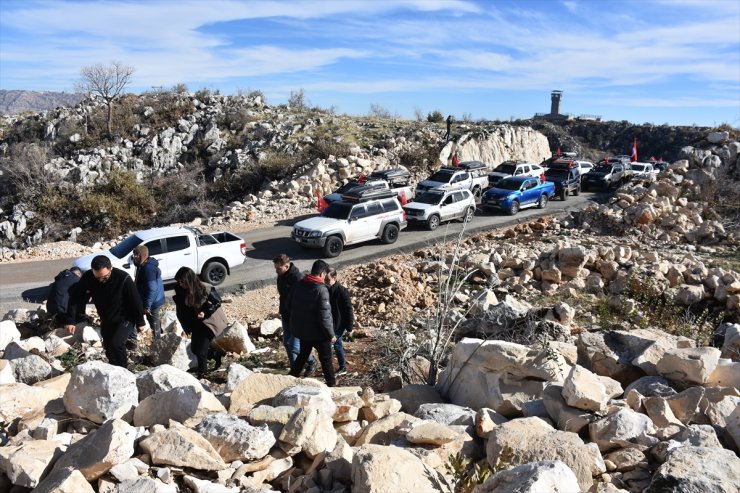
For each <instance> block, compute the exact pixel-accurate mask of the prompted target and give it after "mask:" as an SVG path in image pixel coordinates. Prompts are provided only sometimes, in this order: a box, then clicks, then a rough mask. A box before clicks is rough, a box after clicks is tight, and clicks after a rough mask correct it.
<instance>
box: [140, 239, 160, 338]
mask: <svg viewBox="0 0 740 493" xmlns="http://www.w3.org/2000/svg"><path fill="white" fill-rule="evenodd" d="M133 257H134V265H135V266H136V276H135V278H134V282H135V283H136V289H137V291H139V296H140V297H141V302H142V304H143V305H144V315H146V319H147V321H148V322H149V327H151V329H152V334H153V337H154V340H158V339H159V337H160V336H161V335H162V334H161V332H162V330H161V323H160V321H159V309H160V308H161V307H162V305H164V283H163V282H162V272H161V271H160V270H159V262H158V261H157V259H156V258H154V257H150V256H149V249H148V248H147V247H146V245H139V246H137V247H136V248H134V253H133Z"/></svg>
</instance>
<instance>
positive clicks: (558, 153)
mask: <svg viewBox="0 0 740 493" xmlns="http://www.w3.org/2000/svg"><path fill="white" fill-rule="evenodd" d="M555 153H556V154H557V155H558V157H560V146H558V150H557V151H555Z"/></svg>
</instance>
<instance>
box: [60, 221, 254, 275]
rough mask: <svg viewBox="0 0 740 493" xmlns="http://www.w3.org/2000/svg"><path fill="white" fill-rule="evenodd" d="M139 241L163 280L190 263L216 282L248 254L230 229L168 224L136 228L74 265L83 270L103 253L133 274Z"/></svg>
mask: <svg viewBox="0 0 740 493" xmlns="http://www.w3.org/2000/svg"><path fill="white" fill-rule="evenodd" d="M140 244H144V245H146V247H147V248H148V249H149V256H150V257H154V258H156V259H157V261H158V262H159V268H160V270H161V271H162V280H163V281H165V282H167V281H172V280H173V279H174V278H175V274H176V273H177V271H178V269H180V267H190V268H191V269H193V270H194V271H195V272H196V273H199V274H200V277H201V279H203V281H205V282H207V283H209V284H212V285H214V286H217V285H219V284H221V283H222V282H224V279H226V276H227V275H228V274H230V273H231V269H232V268H234V267H237V266H239V265H241V264H243V263H244V259H245V257H246V254H247V244H246V242H245V241H244V240H243V239H241V238H240V237H238V236H236V235H234V234H232V233H228V232H221V233H210V234H209V233H203V232H201V231H200V230H199V229H196V228H191V227H175V226H171V227H166V228H153V229H147V230H143V231H137V232H135V233H134V234H132V235H131V236H129V237H127V238H126V239H124V240H123V241H121V242H120V243H119V244H117V245H116V246H114V247H113V248H111V249H110V250H105V251H102V252H96V253H91V254H89V255H84V256H82V257H80V258H78V259H77V260H76V261H75V263H74V265H75V266H76V267H79V268H80V269H81V270H82V271H83V272H84V271H86V270H88V269H89V268H90V263H91V262H92V259H93V257H95V256H97V255H105V256H106V257H109V258H110V259H111V264H112V265H113V267H118V268H119V269H123V270H125V271H126V272H128V273H129V274H130V275H131V277H134V273H135V270H136V269H135V267H134V262H133V259H132V257H131V253H132V252H133V250H134V248H135V247H136V246H138V245H140Z"/></svg>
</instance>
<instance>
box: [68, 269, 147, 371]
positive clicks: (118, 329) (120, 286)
mask: <svg viewBox="0 0 740 493" xmlns="http://www.w3.org/2000/svg"><path fill="white" fill-rule="evenodd" d="M90 298H92V301H93V303H95V308H97V310H98V315H99V316H100V332H101V334H102V336H103V348H105V355H106V356H107V357H108V362H109V363H110V364H111V365H116V366H123V367H125V366H126V357H127V355H126V339H127V338H128V337H129V334H130V333H131V332H132V331H133V330H134V325H135V326H136V327H139V328H142V327H144V326H145V325H146V322H144V307H143V306H142V304H141V298H140V297H139V293H138V291H136V286H135V285H134V280H133V279H131V276H129V275H128V274H127V273H126V272H125V271H123V270H121V269H116V268H114V267H113V266H112V265H111V262H110V259H109V258H108V257H106V256H105V255H98V256H96V257H94V258H93V259H92V263H91V264H90V270H88V271H87V272H85V273H84V274H82V277H81V278H80V282H78V283H77V284H75V285H74V286H73V287H72V290H71V293H70V302H69V307H68V309H67V320H66V323H67V325H65V328H66V329H67V331H69V333H70V334H74V333H75V325H74V322H75V320H76V317H77V307H78V306H80V303H81V302H84V303H85V304H87V302H88V301H89V300H90Z"/></svg>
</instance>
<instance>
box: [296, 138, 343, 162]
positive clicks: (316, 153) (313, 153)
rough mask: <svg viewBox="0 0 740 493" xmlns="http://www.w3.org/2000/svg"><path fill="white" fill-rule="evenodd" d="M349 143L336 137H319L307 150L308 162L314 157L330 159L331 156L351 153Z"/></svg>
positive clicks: (306, 159)
mask: <svg viewBox="0 0 740 493" xmlns="http://www.w3.org/2000/svg"><path fill="white" fill-rule="evenodd" d="M349 148H350V146H349V144H347V143H346V142H341V141H336V140H334V139H317V140H315V141H314V142H313V143H312V144H311V145H310V146H308V148H307V149H306V150H305V153H306V158H305V159H304V161H306V162H308V161H311V160H312V159H315V158H319V159H328V158H329V156H334V157H343V156H347V155H349Z"/></svg>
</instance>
